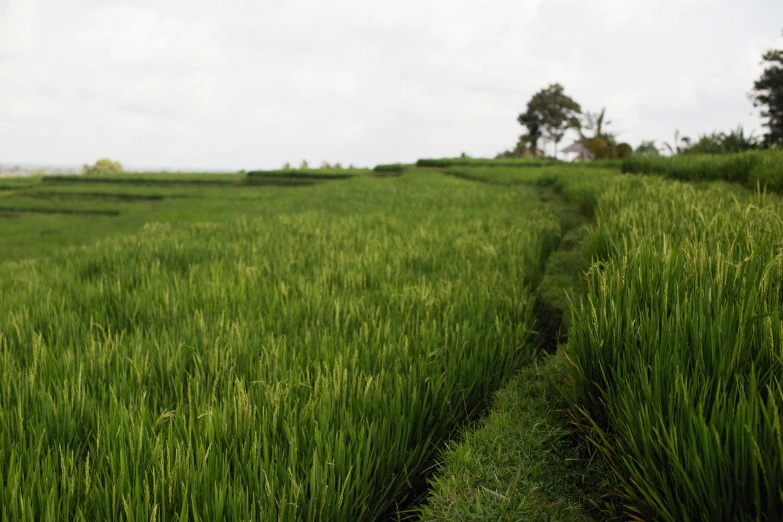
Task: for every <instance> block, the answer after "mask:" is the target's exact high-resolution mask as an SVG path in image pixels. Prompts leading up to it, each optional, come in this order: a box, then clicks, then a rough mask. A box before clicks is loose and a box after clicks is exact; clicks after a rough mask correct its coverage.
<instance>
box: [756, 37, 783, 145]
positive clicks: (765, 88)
mask: <svg viewBox="0 0 783 522" xmlns="http://www.w3.org/2000/svg"><path fill="white" fill-rule="evenodd" d="M762 59H763V61H764V62H766V64H767V68H766V69H764V72H763V73H762V74H761V78H759V79H758V80H756V81H755V82H754V83H753V91H754V93H753V94H752V95H751V99H752V100H753V106H754V107H761V116H762V117H763V118H766V120H767V121H766V124H765V125H766V127H767V129H768V130H767V133H766V134H765V135H764V144H765V145H766V146H772V145H776V146H783V50H780V49H778V50H769V51H767V52H766V53H764V55H763V57H762Z"/></svg>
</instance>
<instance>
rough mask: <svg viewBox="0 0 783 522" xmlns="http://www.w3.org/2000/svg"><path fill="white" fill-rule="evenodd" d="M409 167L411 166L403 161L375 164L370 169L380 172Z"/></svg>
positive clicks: (401, 169) (393, 171)
mask: <svg viewBox="0 0 783 522" xmlns="http://www.w3.org/2000/svg"><path fill="white" fill-rule="evenodd" d="M409 167H411V165H407V164H405V163H389V164H386V165H376V166H375V168H374V169H372V170H373V172H380V173H399V172H402V171H403V170H405V169H407V168H409Z"/></svg>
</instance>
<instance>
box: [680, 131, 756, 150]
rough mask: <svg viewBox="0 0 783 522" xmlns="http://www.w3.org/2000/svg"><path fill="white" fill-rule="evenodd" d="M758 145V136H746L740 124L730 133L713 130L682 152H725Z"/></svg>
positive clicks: (750, 148) (748, 148) (754, 147)
mask: <svg viewBox="0 0 783 522" xmlns="http://www.w3.org/2000/svg"><path fill="white" fill-rule="evenodd" d="M758 146H759V143H758V141H757V140H756V138H755V137H753V135H752V134H751V135H750V136H745V130H744V129H743V128H742V127H741V126H738V127H737V128H736V129H734V130H731V131H730V132H729V133H725V132H713V133H712V134H704V135H701V136H699V139H698V140H696V142H695V143H693V144H691V145H690V146H689V147H688V148H687V149H685V150H683V151H682V152H683V153H685V154H725V153H730V152H744V151H748V150H753V149H756V148H758Z"/></svg>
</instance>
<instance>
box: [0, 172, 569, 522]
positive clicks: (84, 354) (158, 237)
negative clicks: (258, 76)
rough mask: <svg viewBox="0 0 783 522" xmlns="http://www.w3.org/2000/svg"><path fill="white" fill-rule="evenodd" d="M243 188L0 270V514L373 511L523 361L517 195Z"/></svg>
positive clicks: (528, 310)
mask: <svg viewBox="0 0 783 522" xmlns="http://www.w3.org/2000/svg"><path fill="white" fill-rule="evenodd" d="M380 183H382V184H383V190H380V189H379V187H380V185H379V184H380ZM221 193H222V192H221ZM254 194H255V197H256V198H257V199H255V200H251V203H252V204H251V203H246V204H244V205H245V206H241V205H239V204H237V203H236V202H229V203H228V204H229V205H230V206H231V209H232V210H233V212H234V214H233V217H232V218H230V219H227V218H223V219H221V220H219V221H218V220H214V216H211V215H205V216H204V217H206V218H210V219H212V221H211V222H203V223H195V224H194V223H189V222H187V221H185V222H183V221H181V220H176V219H173V218H172V221H173V223H162V222H159V221H158V222H154V221H153V222H149V223H148V224H146V225H144V226H143V228H142V229H141V230H139V231H138V232H136V233H129V234H126V235H117V236H114V237H109V238H106V239H104V240H102V241H100V242H98V243H95V244H93V245H88V246H84V247H73V248H70V249H65V250H62V251H59V252H54V253H52V254H51V256H50V257H46V258H41V259H38V260H34V261H26V262H21V263H17V264H13V265H6V266H5V267H4V268H3V269H2V270H1V271H0V295H2V296H3V299H2V300H0V374H2V375H1V376H2V378H1V379H0V518H3V519H8V520H19V519H34V520H73V519H76V520H118V519H126V520H131V519H133V520H158V521H169V520H224V519H228V520H240V519H241V520H334V521H340V520H350V521H354V520H376V519H378V518H380V517H382V516H384V515H385V514H387V513H389V512H393V511H394V510H395V506H397V505H404V504H405V502H406V501H407V500H408V499H410V498H413V497H414V496H415V495H417V494H418V493H417V492H419V491H420V486H421V484H423V479H422V474H423V473H424V471H426V469H428V467H429V466H430V464H431V462H432V459H433V457H434V455H435V453H436V451H437V448H438V447H439V444H440V443H441V442H442V441H443V440H445V439H446V438H448V437H450V436H451V435H452V434H453V433H454V431H455V430H456V429H458V428H459V427H460V426H461V425H463V424H464V423H465V422H467V421H468V420H470V419H472V418H475V416H476V414H477V412H478V411H480V409H481V408H482V407H483V405H484V404H485V402H486V399H487V397H488V396H489V394H490V393H491V392H493V391H494V390H495V389H497V387H498V386H499V385H500V384H501V383H502V382H503V381H504V380H505V379H506V378H508V377H509V376H510V375H511V374H512V372H513V371H514V370H515V369H517V368H519V367H520V366H521V365H523V364H525V363H526V362H529V361H530V360H531V358H532V356H533V353H532V348H531V346H530V345H529V343H528V339H529V337H530V333H531V329H532V318H531V314H532V307H533V302H534V296H533V294H532V291H531V286H532V283H533V281H534V280H535V279H536V278H537V273H538V270H539V267H540V266H541V264H542V262H543V258H544V257H545V255H546V253H548V252H549V251H551V250H552V248H553V246H554V245H555V244H556V243H557V239H558V237H559V234H560V227H559V225H558V223H557V220H556V219H555V218H554V217H553V216H552V215H551V214H550V213H549V211H548V210H547V209H546V207H545V206H544V205H543V204H542V203H540V202H539V201H538V200H537V196H536V192H535V190H534V189H532V188H529V187H524V186H522V187H512V188H510V189H509V188H506V187H502V188H501V187H493V186H489V185H487V186H475V185H473V184H468V183H466V182H464V181H462V180H458V179H455V178H451V177H445V176H441V175H437V174H432V173H422V175H421V176H406V177H400V178H392V179H388V180H377V179H373V178H371V177H369V176H361V177H356V178H354V179H351V180H348V181H346V182H345V183H328V184H319V185H314V186H312V187H305V188H302V189H297V190H296V191H286V190H281V191H277V192H272V191H271V190H259V191H257V192H254ZM186 203H187V202H186V201H181V202H164V203H161V204H167V205H185V204H186ZM134 208H135V207H134ZM172 208H180V207H178V206H177V207H172ZM225 212H227V211H225ZM144 215H148V214H144ZM157 215H158V216H163V214H157ZM226 215H228V214H226ZM118 219H119V218H118Z"/></svg>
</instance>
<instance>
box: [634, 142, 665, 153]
mask: <svg viewBox="0 0 783 522" xmlns="http://www.w3.org/2000/svg"><path fill="white" fill-rule="evenodd" d="M634 154H636V155H638V156H660V155H661V151H659V150H658V147H657V146H656V145H655V141H654V140H650V141H643V142H641V143H640V144H639V146H638V147H636V151H634Z"/></svg>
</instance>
